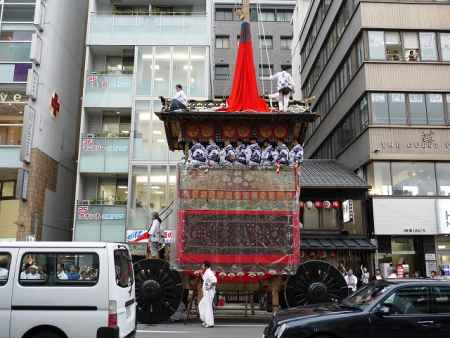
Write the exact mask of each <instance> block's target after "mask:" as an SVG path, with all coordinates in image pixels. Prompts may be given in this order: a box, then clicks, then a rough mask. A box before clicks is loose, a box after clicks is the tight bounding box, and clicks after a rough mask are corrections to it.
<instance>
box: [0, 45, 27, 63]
mask: <svg viewBox="0 0 450 338" xmlns="http://www.w3.org/2000/svg"><path fill="white" fill-rule="evenodd" d="M30 53H31V42H5V41H1V42H0V60H2V62H30Z"/></svg>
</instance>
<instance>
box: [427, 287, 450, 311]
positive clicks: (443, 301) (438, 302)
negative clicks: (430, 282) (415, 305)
mask: <svg viewBox="0 0 450 338" xmlns="http://www.w3.org/2000/svg"><path fill="white" fill-rule="evenodd" d="M431 299H432V303H431V307H432V312H433V313H450V286H432V287H431Z"/></svg>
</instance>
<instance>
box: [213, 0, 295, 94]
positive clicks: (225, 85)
mask: <svg viewBox="0 0 450 338" xmlns="http://www.w3.org/2000/svg"><path fill="white" fill-rule="evenodd" d="M240 6H241V1H230V0H214V17H213V20H214V33H213V34H214V96H215V97H217V98H224V97H227V96H228V95H229V92H230V90H231V84H232V80H233V79H232V74H233V72H234V62H235V60H236V53H237V50H238V48H237V47H238V44H239V34H240V25H241V20H240V18H239V17H238V16H237V15H236V10H237V9H239V8H240ZM294 8H295V0H291V1H277V0H272V1H270V0H259V1H252V2H251V9H250V24H251V30H252V38H253V51H254V63H255V66H256V68H257V72H258V78H259V81H258V84H259V87H260V88H259V89H260V93H261V95H268V94H270V93H275V92H276V85H275V84H274V83H271V81H267V80H262V78H267V77H269V75H270V74H274V73H276V72H279V71H281V70H287V71H289V72H291V71H292V63H291V45H292V25H291V19H292V13H293V11H294Z"/></svg>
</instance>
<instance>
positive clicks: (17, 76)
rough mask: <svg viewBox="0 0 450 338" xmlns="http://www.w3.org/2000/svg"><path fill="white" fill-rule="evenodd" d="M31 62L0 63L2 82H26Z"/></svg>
mask: <svg viewBox="0 0 450 338" xmlns="http://www.w3.org/2000/svg"><path fill="white" fill-rule="evenodd" d="M30 68H32V65H31V63H17V64H0V82H3V83H12V82H26V81H27V77H28V69H30Z"/></svg>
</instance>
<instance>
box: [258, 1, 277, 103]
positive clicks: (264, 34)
mask: <svg viewBox="0 0 450 338" xmlns="http://www.w3.org/2000/svg"><path fill="white" fill-rule="evenodd" d="M256 8H257V12H258V23H259V21H260V20H259V18H260V17H261V14H262V11H261V5H260V3H259V0H258V1H257V2H256ZM261 26H262V32H263V39H264V47H265V50H266V57H267V62H268V65H269V76H270V77H272V67H271V63H270V56H269V49H268V48H267V43H266V31H265V28H264V23H263V22H262V21H261ZM272 92H273V83H272V80H270V94H272ZM269 104H270V108H272V98H271V97H270V95H269Z"/></svg>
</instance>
